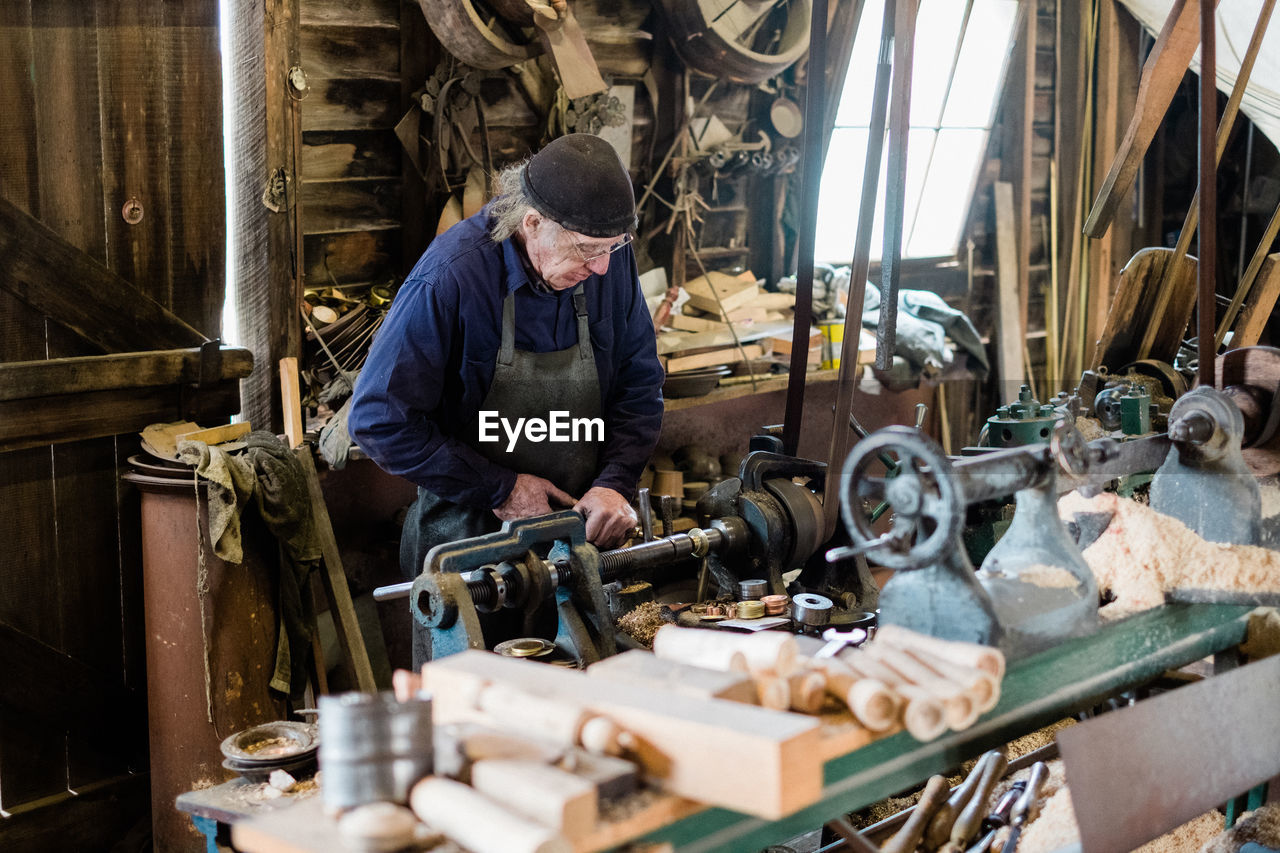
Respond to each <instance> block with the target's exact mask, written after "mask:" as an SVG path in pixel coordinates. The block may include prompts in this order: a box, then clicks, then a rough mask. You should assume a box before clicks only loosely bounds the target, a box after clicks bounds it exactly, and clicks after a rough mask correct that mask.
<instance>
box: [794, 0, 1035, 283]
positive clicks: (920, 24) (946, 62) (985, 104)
mask: <svg viewBox="0 0 1280 853" xmlns="http://www.w3.org/2000/svg"><path fill="white" fill-rule="evenodd" d="M966 6H971V7H972V8H971V10H970V13H969V18H968V21H967V22H966V21H965V17H964V15H965V8H966ZM883 13H884V3H883V0H867V3H866V4H865V6H864V7H863V10H862V19H861V21H860V22H859V26H858V33H857V36H856V38H855V39H854V43H853V55H852V56H851V57H850V59H849V72H848V74H847V76H846V77H845V82H844V89H843V90H842V92H841V98H840V107H839V110H838V112H837V114H836V123H835V130H834V132H833V133H832V135H831V145H830V147H829V149H828V152H827V162H826V167H825V168H824V170H823V173H822V193H821V196H820V199H819V201H818V229H817V246H816V251H815V257H816V258H817V259H818V260H819V261H825V262H828V263H833V264H847V263H849V262H850V259H851V258H852V256H853V238H854V234H855V232H856V228H857V218H858V200H859V198H860V197H861V193H862V172H863V166H864V162H865V160H866V156H867V138H868V136H869V134H870V130H869V125H870V123H871V96H872V88H873V83H874V81H875V73H876V57H877V55H878V53H879V46H880V23H881V20H882V18H883ZM1017 20H1018V0H971V2H970V3H964V2H957V0H921V2H920V11H919V14H918V16H917V18H916V41H915V55H914V60H913V69H912V76H911V132H910V135H909V138H908V143H907V186H906V208H905V214H906V215H905V218H904V220H903V231H902V255H903V257H907V258H928V257H950V256H954V255H955V254H956V251H957V249H958V247H959V244H960V234H961V230H962V229H963V228H964V222H965V216H966V214H967V213H968V210H969V205H970V202H971V201H972V197H973V189H974V185H975V184H976V182H977V177H978V169H979V168H980V167H981V165H982V158H983V155H984V153H985V152H986V148H987V137H988V136H989V135H990V133H991V124H992V122H993V121H994V117H995V111H996V104H997V103H998V101H999V96H1000V89H1001V85H1002V83H1003V81H1004V72H1005V66H1006V65H1007V61H1008V56H1009V48H1010V46H1011V45H1012V44H1013V37H1014V29H1015V26H1016V24H1017ZM957 45H959V51H958V52H957V49H956V48H957ZM887 168H888V149H887V146H886V150H885V160H884V162H882V163H881V166H880V187H879V192H878V197H877V204H876V217H875V222H874V225H873V226H872V235H871V257H872V258H873V259H877V258H879V257H880V250H881V248H882V246H883V245H884V221H883V218H884V196H885V187H884V181H885V173H886V171H887Z"/></svg>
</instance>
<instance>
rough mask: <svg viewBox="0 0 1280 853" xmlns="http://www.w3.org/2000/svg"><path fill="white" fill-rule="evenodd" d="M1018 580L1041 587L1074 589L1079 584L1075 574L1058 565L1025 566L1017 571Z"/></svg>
mask: <svg viewBox="0 0 1280 853" xmlns="http://www.w3.org/2000/svg"><path fill="white" fill-rule="evenodd" d="M1018 580H1020V581H1022V582H1023V583H1029V584H1031V585H1032V586H1038V587H1041V588H1042V589H1074V588H1075V587H1077V586H1079V585H1080V581H1078V580H1076V576H1075V575H1073V574H1071V572H1069V571H1067V570H1066V569H1063V568H1059V567H1058V566H1045V565H1034V566H1027V567H1026V568H1025V569H1023V570H1021V571H1020V572H1018Z"/></svg>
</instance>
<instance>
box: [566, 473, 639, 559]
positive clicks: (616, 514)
mask: <svg viewBox="0 0 1280 853" xmlns="http://www.w3.org/2000/svg"><path fill="white" fill-rule="evenodd" d="M573 511H574V512H576V513H579V514H580V515H581V516H582V517H583V518H585V519H586V520H587V541H588V542H590V543H591V544H592V545H595V546H596V547H597V548H616V547H618V546H619V545H621V544H622V543H623V541H624V540H626V538H627V534H628V533H630V532H631V530H632V529H633V528H634V527H635V526H636V512H635V510H633V509H632V508H631V504H629V503H627V499H626V498H624V497H623V496H622V495H620V494H618V493H617V492H615V491H614V490H613V489H610V488H606V487H604V486H595V487H593V488H591V489H588V490H587V493H586V494H585V495H583V496H582V500H580V501H578V502H577V503H576V504H574V506H573Z"/></svg>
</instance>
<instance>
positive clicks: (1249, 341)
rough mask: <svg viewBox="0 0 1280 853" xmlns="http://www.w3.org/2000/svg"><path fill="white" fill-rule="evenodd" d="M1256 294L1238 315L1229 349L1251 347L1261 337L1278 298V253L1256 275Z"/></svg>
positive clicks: (1279, 258)
mask: <svg viewBox="0 0 1280 853" xmlns="http://www.w3.org/2000/svg"><path fill="white" fill-rule="evenodd" d="M1257 281H1258V292H1257V295H1256V296H1254V298H1253V301H1252V302H1250V303H1249V305H1248V307H1246V308H1245V309H1244V311H1243V312H1242V313H1241V314H1240V322H1239V323H1237V324H1236V328H1235V334H1233V335H1232V336H1231V348H1232V349H1239V348H1240V347H1251V346H1254V345H1256V344H1257V343H1258V341H1259V339H1261V337H1262V330H1263V329H1265V328H1266V327H1267V321H1268V320H1270V319H1271V312H1272V311H1274V310H1275V307H1276V299H1277V298H1278V297H1280V252H1277V253H1275V254H1273V255H1268V256H1267V260H1266V261H1265V262H1264V263H1263V264H1262V270H1261V271H1260V272H1259V273H1258V278H1257Z"/></svg>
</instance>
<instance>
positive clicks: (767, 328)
mask: <svg viewBox="0 0 1280 853" xmlns="http://www.w3.org/2000/svg"><path fill="white" fill-rule="evenodd" d="M736 331H737V335H738V340H739V341H740V342H742V343H748V342H750V341H758V340H760V339H761V338H769V337H773V336H774V335H781V334H786V333H790V331H791V325H790V324H789V323H784V322H782V323H759V324H753V325H750V326H738V327H737V328H736ZM733 341H734V339H733V332H730V331H729V329H728V328H727V327H726V326H725V324H724V323H720V324H719V325H718V327H717V328H716V329H715V330H714V331H710V332H690V333H685V332H663V333H662V334H661V335H658V354H659V355H666V354H667V353H673V352H680V351H681V350H691V349H695V348H698V347H722V346H725V345H726V344H732V343H733Z"/></svg>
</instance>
